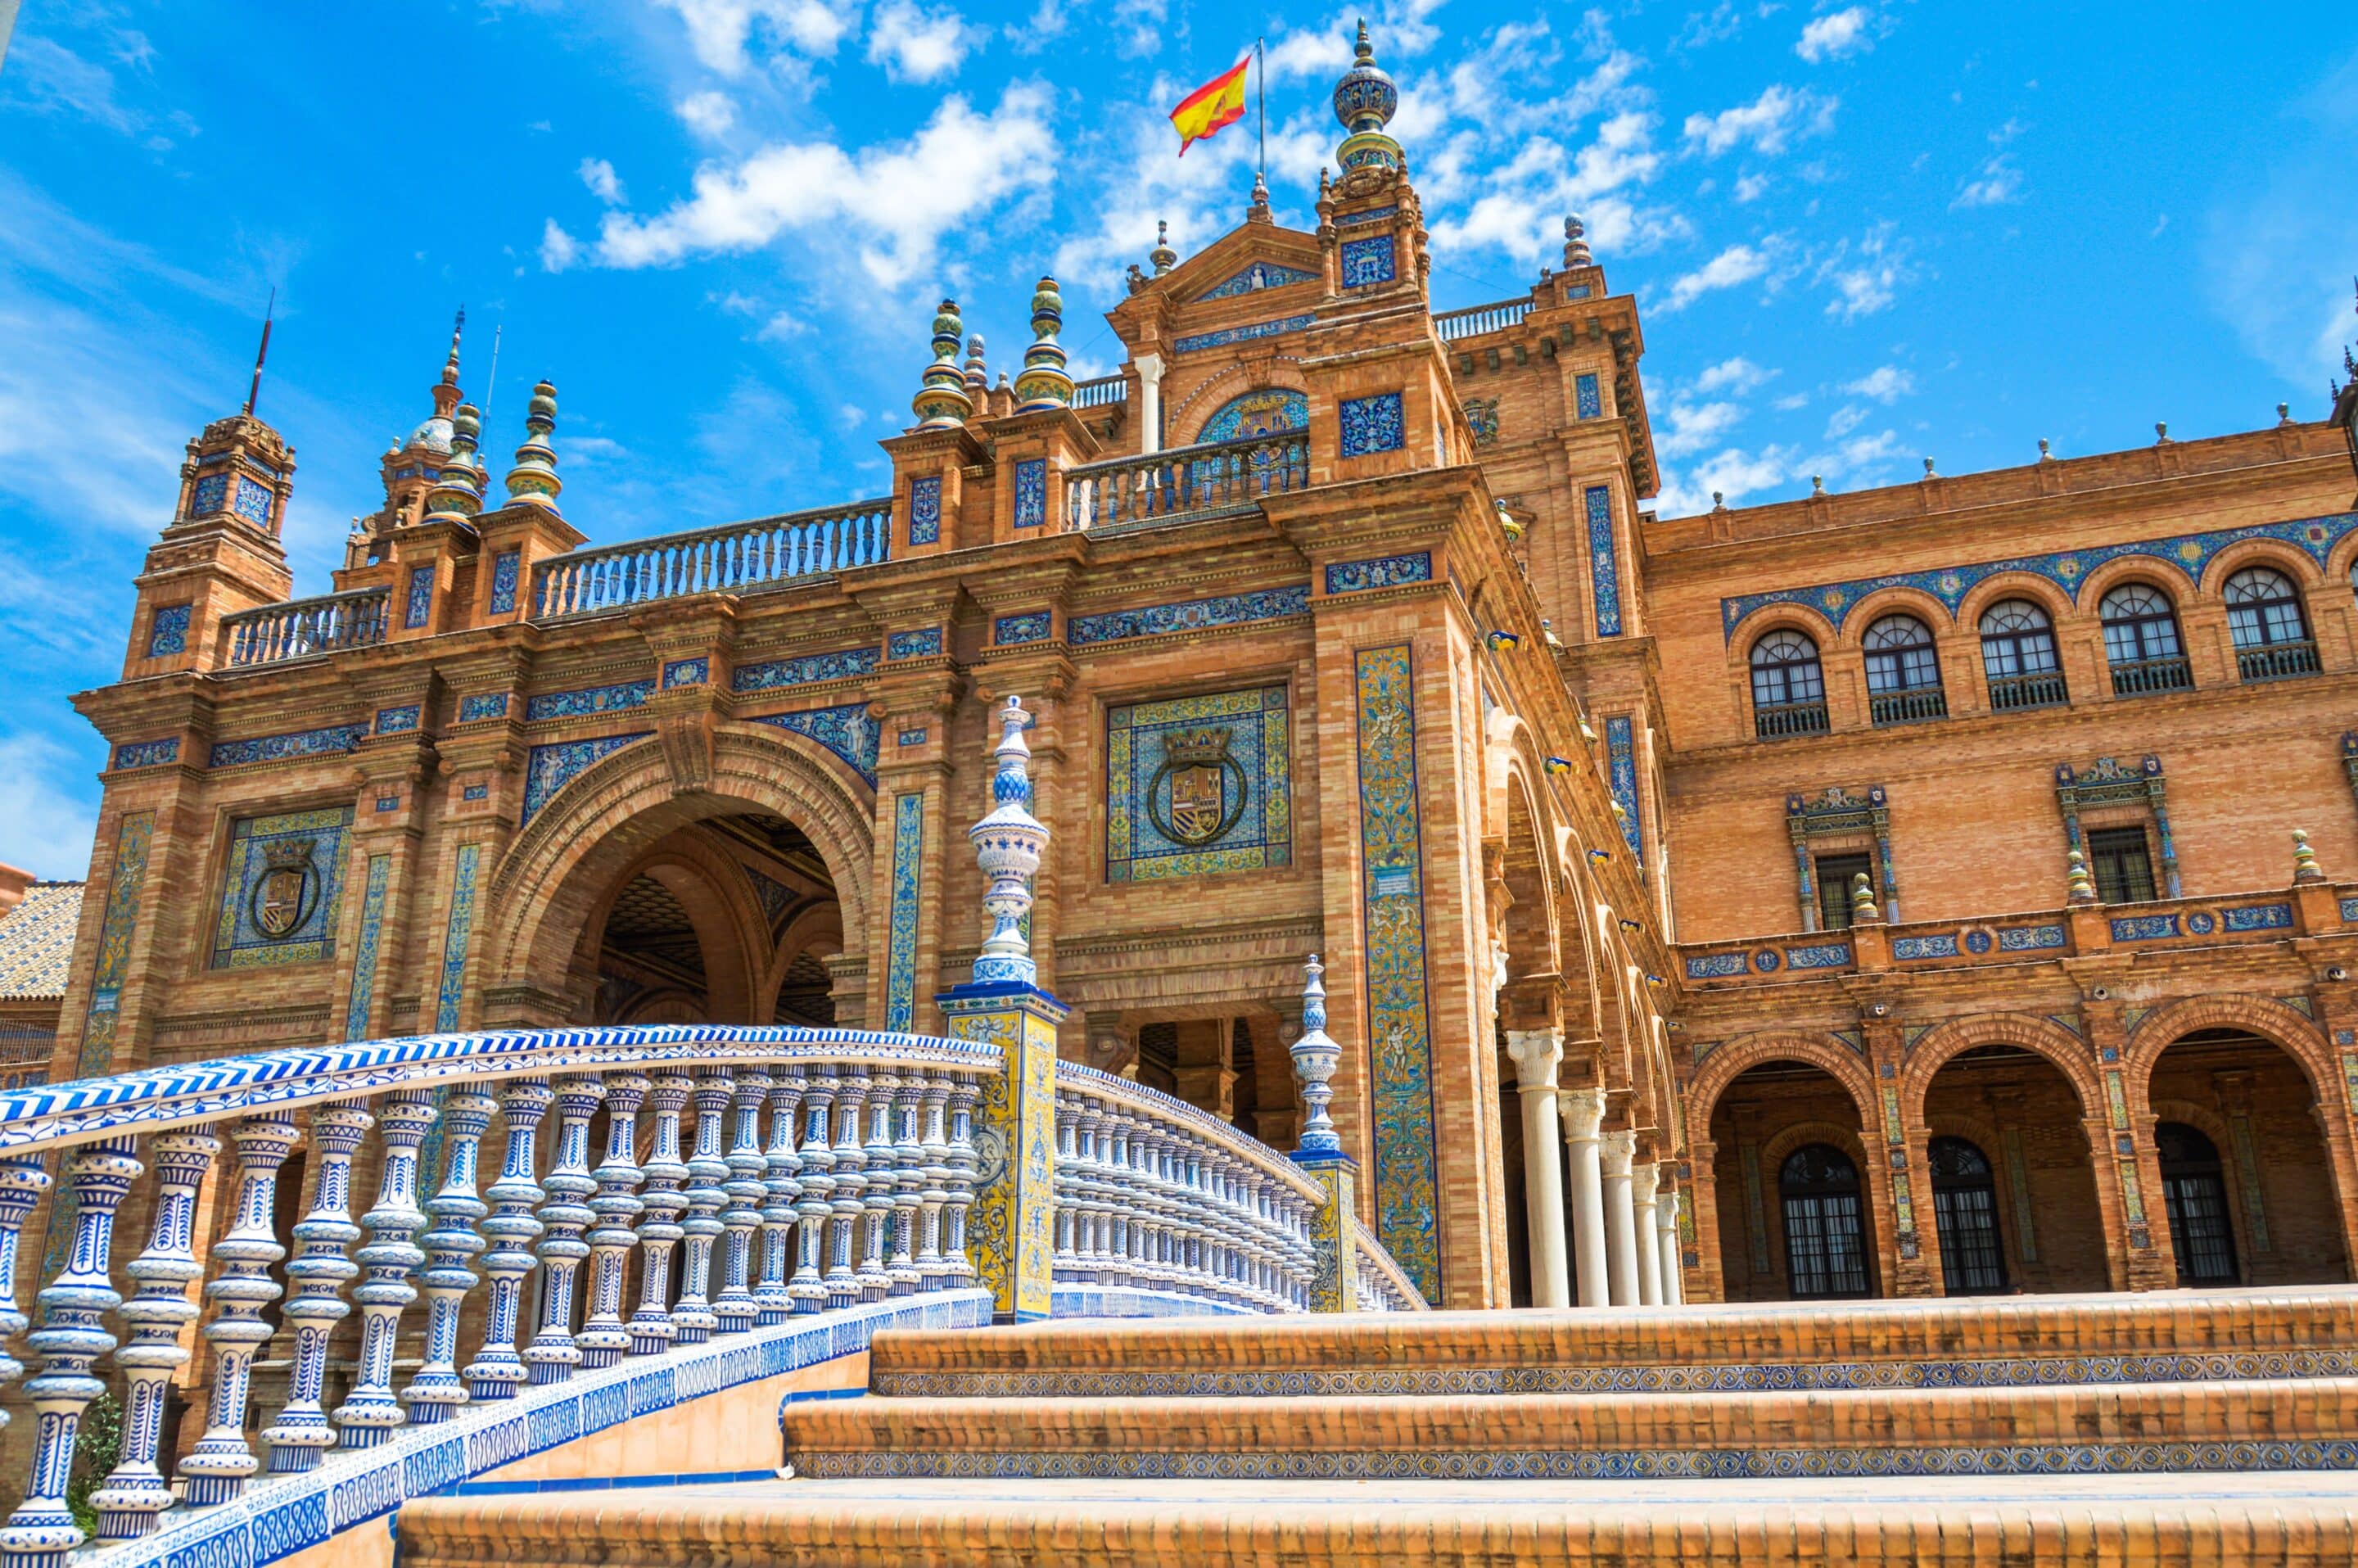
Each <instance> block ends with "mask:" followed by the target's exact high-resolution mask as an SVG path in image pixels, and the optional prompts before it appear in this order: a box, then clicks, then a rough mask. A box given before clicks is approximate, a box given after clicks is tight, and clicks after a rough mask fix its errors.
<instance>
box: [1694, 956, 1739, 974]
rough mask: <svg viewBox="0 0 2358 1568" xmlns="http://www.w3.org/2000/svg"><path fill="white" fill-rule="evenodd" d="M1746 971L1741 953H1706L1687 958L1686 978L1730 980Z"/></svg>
mask: <svg viewBox="0 0 2358 1568" xmlns="http://www.w3.org/2000/svg"><path fill="white" fill-rule="evenodd" d="M1746 972H1747V971H1746V967H1745V958H1744V955H1743V954H1741V953H1707V954H1705V955H1704V957H1700V958H1689V959H1688V960H1687V979H1691V980H1731V979H1739V978H1741V977H1742V976H1743V975H1744V974H1745V973H1746Z"/></svg>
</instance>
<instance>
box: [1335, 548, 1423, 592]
mask: <svg viewBox="0 0 2358 1568" xmlns="http://www.w3.org/2000/svg"><path fill="white" fill-rule="evenodd" d="M1432 580H1433V553H1432V552H1431V551H1430V550H1419V551H1417V552H1415V553H1414V554H1413V555H1403V556H1378V557H1374V558H1373V559H1371V560H1365V561H1336V562H1335V563H1333V564H1332V565H1330V566H1328V567H1327V568H1326V591H1327V592H1329V593H1358V592H1361V591H1363V590H1364V589H1371V588H1398V587H1400V586H1401V584H1403V583H1412V582H1431V581H1432Z"/></svg>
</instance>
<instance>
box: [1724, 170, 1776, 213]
mask: <svg viewBox="0 0 2358 1568" xmlns="http://www.w3.org/2000/svg"><path fill="white" fill-rule="evenodd" d="M1767 193H1768V176H1767V175H1765V174H1747V175H1744V176H1741V177H1739V178H1737V180H1736V184H1735V186H1734V187H1733V188H1731V189H1730V191H1729V194H1730V195H1732V196H1734V197H1735V198H1736V202H1737V203H1738V204H1739V205H1741V204H1742V203H1744V202H1747V201H1758V200H1760V198H1761V197H1762V196H1764V195H1766V194H1767Z"/></svg>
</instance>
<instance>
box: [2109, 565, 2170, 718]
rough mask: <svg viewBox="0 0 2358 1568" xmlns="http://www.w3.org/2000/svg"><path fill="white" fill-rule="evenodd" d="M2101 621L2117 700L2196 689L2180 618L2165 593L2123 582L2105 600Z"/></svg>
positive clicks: (2138, 583) (2144, 584)
mask: <svg viewBox="0 0 2358 1568" xmlns="http://www.w3.org/2000/svg"><path fill="white" fill-rule="evenodd" d="M2097 618H2098V619H2099V620H2101V621H2102V622H2104V662H2105V663H2106V664H2108V665H2111V666H2112V670H2113V695H2114V696H2115V697H2139V696H2143V695H2144V694H2145V693H2147V692H2151V691H2184V690H2185V689H2186V688H2187V687H2190V686H2192V685H2193V684H2194V676H2193V674H2192V672H2191V671H2190V670H2189V669H2188V668H2187V667H2186V649H2185V646H2184V644H2183V643H2180V641H2179V637H2178V612H2177V611H2175V610H2173V609H2171V608H2170V603H2169V595H2168V594H2166V593H2164V592H2162V591H2161V589H2158V588H2156V587H2154V586H2153V585H2152V584H2150V583H2143V582H2125V583H2123V584H2121V585H2120V586H2119V587H2118V588H2115V589H2113V590H2112V591H2111V592H2109V593H2107V594H2105V595H2104V599H2103V600H2102V601H2101V602H2100V603H2099V604H2098V606H2097Z"/></svg>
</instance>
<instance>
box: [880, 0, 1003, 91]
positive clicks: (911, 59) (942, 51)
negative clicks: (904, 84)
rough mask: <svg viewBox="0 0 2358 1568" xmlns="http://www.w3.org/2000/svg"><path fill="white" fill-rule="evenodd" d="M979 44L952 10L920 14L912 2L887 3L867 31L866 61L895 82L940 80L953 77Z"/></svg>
mask: <svg viewBox="0 0 2358 1568" xmlns="http://www.w3.org/2000/svg"><path fill="white" fill-rule="evenodd" d="M980 41H981V38H980V36H979V34H977V33H975V32H972V31H970V30H969V29H968V27H967V26H966V24H965V23H964V22H962V21H960V20H959V19H958V16H957V12H955V11H921V10H919V9H918V8H917V7H916V5H914V4H913V3H912V0H887V3H886V4H885V5H882V6H881V7H879V8H878V10H877V12H876V19H875V21H874V23H873V25H872V26H871V27H870V29H869V33H868V60H869V63H870V64H871V65H881V66H882V67H883V68H884V74H885V75H887V76H889V77H891V78H892V80H893V81H941V80H942V79H943V78H945V77H947V76H953V75H956V74H957V68H958V66H959V65H960V64H961V63H962V62H963V61H964V60H965V59H966V57H967V51H968V49H972V48H973V47H974V46H975V45H976V44H978V43H979V42H980Z"/></svg>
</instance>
